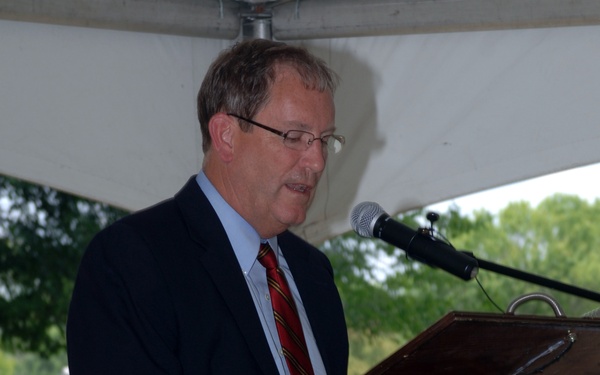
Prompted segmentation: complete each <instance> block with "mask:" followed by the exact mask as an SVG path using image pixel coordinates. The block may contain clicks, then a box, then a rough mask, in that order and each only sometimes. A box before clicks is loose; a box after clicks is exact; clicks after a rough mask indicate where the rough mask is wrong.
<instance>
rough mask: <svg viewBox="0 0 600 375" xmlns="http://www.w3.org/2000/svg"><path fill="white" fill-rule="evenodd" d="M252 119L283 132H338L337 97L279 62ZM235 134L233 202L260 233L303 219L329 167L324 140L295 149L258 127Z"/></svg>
mask: <svg viewBox="0 0 600 375" xmlns="http://www.w3.org/2000/svg"><path fill="white" fill-rule="evenodd" d="M252 120H254V121H257V122H259V123H262V124H264V125H267V126H269V127H271V128H274V129H277V130H279V131H282V132H284V133H285V132H287V131H289V130H303V131H307V132H310V133H312V134H314V135H315V137H322V136H323V135H326V134H333V131H334V122H335V108H334V103H333V98H332V95H331V94H330V93H328V92H323V93H321V92H318V91H316V90H307V89H306V88H305V87H304V85H303V84H302V82H301V81H300V79H299V77H298V75H297V73H296V72H295V71H294V70H292V69H290V68H287V67H280V68H279V69H278V78H277V79H276V81H275V83H274V84H273V87H272V89H271V95H270V99H269V101H268V103H267V104H266V106H265V107H264V108H263V109H262V110H261V111H260V112H259V113H257V114H256V116H255V117H254V118H253V119H252ZM236 138H237V140H238V141H237V142H236V143H235V149H234V154H235V160H234V163H232V167H233V166H235V168H236V169H235V171H232V172H234V173H231V175H232V176H235V177H234V179H235V183H236V185H237V186H235V187H234V188H235V190H236V196H237V197H235V198H234V199H236V200H237V203H238V204H236V205H234V207H237V209H238V211H242V212H239V213H240V214H241V215H242V216H243V217H244V218H245V219H246V220H248V222H250V224H251V225H252V226H253V227H254V228H255V229H256V230H257V231H258V232H259V234H260V235H261V236H262V237H271V236H274V235H276V234H279V233H281V232H282V231H283V230H285V229H287V228H288V227H289V226H291V225H296V224H300V223H302V222H303V221H304V220H305V218H306V211H307V210H308V208H309V206H310V203H311V202H312V200H313V197H314V194H315V191H316V187H317V182H318V181H319V179H320V177H321V174H322V172H323V170H324V168H325V161H326V158H327V155H326V154H324V153H323V151H322V146H321V142H320V141H319V140H316V141H314V142H313V143H312V144H311V145H310V147H309V148H308V149H307V150H302V151H299V150H293V149H290V148H288V147H287V146H285V145H284V144H283V138H282V137H280V136H278V135H276V134H273V133H271V132H269V131H267V130H264V129H261V128H259V127H257V126H252V129H251V130H250V132H247V133H245V132H242V131H241V130H240V131H239V132H237V134H236Z"/></svg>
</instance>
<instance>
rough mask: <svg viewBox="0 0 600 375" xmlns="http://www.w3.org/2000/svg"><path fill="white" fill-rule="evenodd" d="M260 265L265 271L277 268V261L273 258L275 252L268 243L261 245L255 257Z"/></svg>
mask: <svg viewBox="0 0 600 375" xmlns="http://www.w3.org/2000/svg"><path fill="white" fill-rule="evenodd" d="M256 259H258V261H259V262H260V264H262V265H263V266H264V267H265V268H266V269H273V268H277V259H276V258H275V252H274V251H273V249H271V246H269V244H268V243H261V244H260V250H259V251H258V256H257V257H256Z"/></svg>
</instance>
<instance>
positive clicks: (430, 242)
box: [350, 202, 479, 280]
mask: <svg viewBox="0 0 600 375" xmlns="http://www.w3.org/2000/svg"><path fill="white" fill-rule="evenodd" d="M350 221H351V224H352V228H353V229H354V231H355V232H356V233H357V234H358V235H359V236H362V237H367V238H371V237H377V238H380V239H382V240H384V241H385V242H387V243H389V244H391V245H393V246H395V247H398V248H400V249H402V250H404V251H405V252H406V254H407V255H408V256H409V257H411V258H413V259H415V260H418V261H420V262H422V263H425V264H427V265H429V266H432V267H439V268H441V269H443V270H445V271H447V272H449V273H451V274H453V275H455V276H457V277H460V278H461V279H463V280H470V279H472V278H474V277H475V276H477V272H479V264H478V263H477V260H476V259H475V258H473V257H470V256H468V255H467V254H464V253H461V252H459V251H456V249H454V248H453V247H452V246H450V245H448V244H446V243H444V242H442V241H438V240H436V239H435V238H434V237H433V236H431V235H430V233H429V230H427V229H422V228H420V229H419V230H417V231H415V230H413V229H410V228H409V227H407V226H406V225H404V224H401V223H399V222H397V221H395V220H393V219H392V218H391V217H390V216H389V215H388V214H387V213H386V212H385V211H384V210H383V208H381V206H379V205H378V204H377V203H374V202H362V203H359V204H358V205H356V207H354V209H353V210H352V213H351V217H350Z"/></svg>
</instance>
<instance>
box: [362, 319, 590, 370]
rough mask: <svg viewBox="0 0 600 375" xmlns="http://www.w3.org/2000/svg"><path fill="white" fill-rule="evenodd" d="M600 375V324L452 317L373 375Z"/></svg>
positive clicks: (423, 335)
mask: <svg viewBox="0 0 600 375" xmlns="http://www.w3.org/2000/svg"><path fill="white" fill-rule="evenodd" d="M383 374H386V375H392V374H402V375H407V374H425V375H432V374H444V375H453V374H456V375H459V374H460V375H465V374H485V375H493V374H498V375H518V374H523V375H525V374H544V375H551V374H561V375H562V374H574V375H584V374H600V320H599V319H589V318H585V319H571V318H565V317H540V316H527V315H513V314H486V313H464V312H452V313H449V314H448V315H446V316H444V317H443V318H442V319H440V320H439V321H438V322H437V323H435V324H434V325H432V326H431V327H429V328H428V329H427V330H425V331H423V332H422V333H421V334H419V335H418V336H417V337H416V338H415V339H414V340H412V341H411V342H409V343H408V344H406V345H405V346H404V347H402V348H401V349H400V350H398V351H397V352H396V353H394V354H392V355H391V356H390V357H388V358H387V359H385V360H384V361H382V362H381V363H380V364H378V365H377V366H375V367H374V368H373V369H371V370H370V371H369V372H368V373H367V375H383Z"/></svg>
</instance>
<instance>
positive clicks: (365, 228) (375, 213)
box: [350, 202, 385, 237]
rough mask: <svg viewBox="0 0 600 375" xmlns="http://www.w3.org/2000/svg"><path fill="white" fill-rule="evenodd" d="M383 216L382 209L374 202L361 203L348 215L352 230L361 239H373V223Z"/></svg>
mask: <svg viewBox="0 0 600 375" xmlns="http://www.w3.org/2000/svg"><path fill="white" fill-rule="evenodd" d="M382 214H385V211H384V210H383V208H381V206H380V205H378V204H377V203H375V202H362V203H359V204H357V205H356V206H355V207H354V208H353V209H352V213H351V214H350V224H351V225H352V229H354V231H355V232H356V233H357V234H358V235H359V236H362V237H373V228H374V227H375V222H377V219H379V218H380V217H381V215H382Z"/></svg>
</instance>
